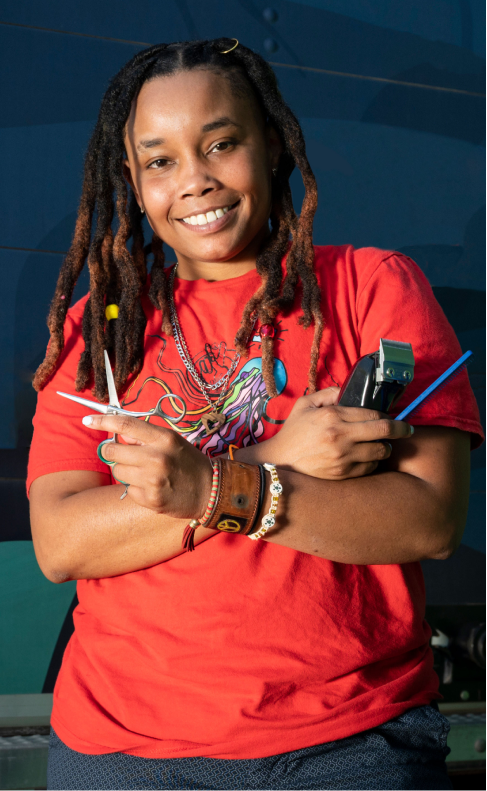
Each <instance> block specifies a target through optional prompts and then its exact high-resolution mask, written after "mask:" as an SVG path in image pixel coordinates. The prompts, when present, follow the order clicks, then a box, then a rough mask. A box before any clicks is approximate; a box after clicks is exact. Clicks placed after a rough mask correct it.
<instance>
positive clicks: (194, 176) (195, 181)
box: [178, 156, 222, 199]
mask: <svg viewBox="0 0 487 791" xmlns="http://www.w3.org/2000/svg"><path fill="white" fill-rule="evenodd" d="M221 186H222V185H221V183H220V181H219V180H218V179H217V178H216V177H215V175H214V174H213V173H212V172H211V170H210V168H209V166H208V163H207V162H205V161H204V160H202V159H200V158H199V157H196V156H195V157H194V158H193V157H192V158H191V160H189V161H187V162H186V163H185V164H184V165H183V166H182V167H181V168H180V171H179V190H178V192H179V198H180V199H185V198H199V197H202V196H204V195H207V194H208V193H209V192H212V191H213V190H216V189H219V188H220V187H221Z"/></svg>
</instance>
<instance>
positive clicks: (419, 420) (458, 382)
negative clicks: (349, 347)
mask: <svg viewBox="0 0 487 791" xmlns="http://www.w3.org/2000/svg"><path fill="white" fill-rule="evenodd" d="M364 275H365V277H364V278H363V280H364V282H363V283H362V284H359V289H358V291H357V318H358V329H359V335H360V346H361V355H363V354H368V353H370V352H371V351H374V350H375V349H378V348H379V340H380V338H389V339H390V340H395V341H403V342H407V343H410V344H411V345H412V347H413V353H414V359H415V368H414V379H413V381H412V383H411V384H410V385H408V387H407V388H406V391H405V393H404V395H403V396H402V398H401V399H400V401H399V402H398V404H397V405H396V407H395V409H394V410H392V411H391V414H392V415H393V416H395V415H397V414H399V412H400V411H402V410H403V409H404V408H405V407H406V406H407V405H408V404H410V403H411V401H413V400H414V399H415V398H416V397H417V396H418V395H420V394H421V393H422V392H423V390H425V389H426V387H428V386H429V385H430V384H432V383H433V382H434V381H435V379H437V378H438V376H440V374H442V373H443V372H444V371H446V370H447V368H449V367H450V365H452V364H453V363H454V362H455V361H456V360H458V358H459V357H460V356H461V355H462V349H461V347H460V344H459V342H458V339H457V337H456V335H455V333H454V331H453V328H452V327H451V325H450V324H449V322H448V320H447V318H446V316H445V314H444V313H443V310H442V309H441V307H440V305H439V304H438V302H437V300H436V298H435V296H434V294H433V290H432V288H431V286H430V285H429V283H428V281H427V279H426V277H425V276H424V274H423V273H422V271H421V269H420V268H419V267H418V266H417V264H415V263H414V261H412V260H411V259H410V258H408V257H407V256H405V255H401V254H400V253H391V254H388V255H387V256H386V257H385V258H383V260H382V261H380V262H379V263H378V265H377V266H375V267H374V268H373V271H372V272H370V269H369V271H368V272H367V271H365V272H364ZM463 351H464V352H465V351H468V350H467V349H464V350H463ZM410 422H411V424H412V425H417V426H423V425H425V426H428V425H435V426H451V427H453V428H458V429H461V430H462V431H468V432H470V433H471V435H472V448H475V447H478V446H479V445H480V444H481V442H482V439H483V436H484V434H483V430H482V426H481V424H480V418H479V410H478V406H477V402H476V400H475V396H474V394H473V391H472V388H471V386H470V382H469V379H468V373H467V371H465V370H464V371H463V372H461V373H460V374H459V375H458V376H456V377H455V378H454V379H452V380H450V381H449V382H448V383H447V385H446V386H445V387H444V388H443V389H442V390H440V391H439V392H436V393H435V394H434V396H433V397H432V398H431V399H430V400H429V401H428V402H427V403H426V404H425V405H424V406H423V407H422V408H421V409H419V410H418V411H417V412H416V413H415V414H414V415H413V416H412V417H411V419H410Z"/></svg>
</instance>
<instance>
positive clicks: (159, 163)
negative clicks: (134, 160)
mask: <svg viewBox="0 0 487 791" xmlns="http://www.w3.org/2000/svg"><path fill="white" fill-rule="evenodd" d="M168 162H169V160H168V159H155V160H154V162H151V163H150V165H149V167H150V168H152V169H153V170H159V169H160V168H163V167H164V166H165V165H167V163H168Z"/></svg>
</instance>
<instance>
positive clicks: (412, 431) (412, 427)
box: [409, 424, 414, 437]
mask: <svg viewBox="0 0 487 791" xmlns="http://www.w3.org/2000/svg"><path fill="white" fill-rule="evenodd" d="M409 428H410V429H411V434H410V436H411V437H412V436H413V434H414V426H411V424H409Z"/></svg>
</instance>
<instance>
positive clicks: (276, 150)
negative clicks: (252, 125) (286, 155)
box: [267, 124, 283, 168]
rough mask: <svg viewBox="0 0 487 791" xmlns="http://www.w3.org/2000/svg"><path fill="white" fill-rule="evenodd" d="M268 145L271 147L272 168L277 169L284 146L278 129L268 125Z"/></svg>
mask: <svg viewBox="0 0 487 791" xmlns="http://www.w3.org/2000/svg"><path fill="white" fill-rule="evenodd" d="M267 145H268V147H269V160H270V165H271V168H277V166H278V164H279V159H280V157H281V154H282V151H283V145H282V142H281V138H280V137H279V133H278V131H277V129H276V128H275V127H274V126H272V124H268V126H267Z"/></svg>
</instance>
